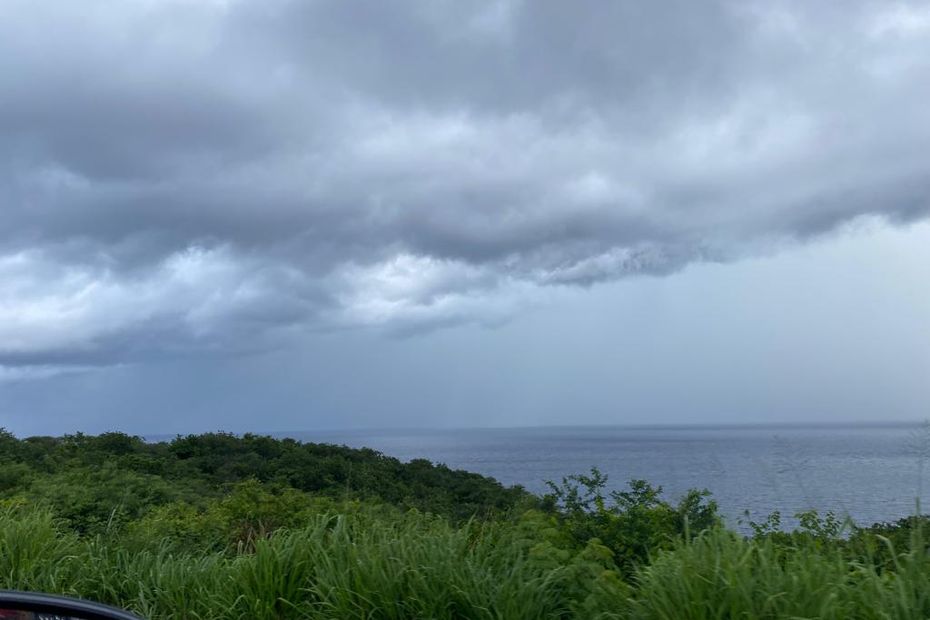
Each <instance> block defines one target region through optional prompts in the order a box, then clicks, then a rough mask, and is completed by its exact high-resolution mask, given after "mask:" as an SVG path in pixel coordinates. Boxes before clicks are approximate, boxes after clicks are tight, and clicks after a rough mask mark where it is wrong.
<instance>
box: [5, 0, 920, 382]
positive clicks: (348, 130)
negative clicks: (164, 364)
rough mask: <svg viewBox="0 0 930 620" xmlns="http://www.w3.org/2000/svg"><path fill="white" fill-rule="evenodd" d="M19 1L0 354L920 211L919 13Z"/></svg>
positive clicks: (336, 306)
mask: <svg viewBox="0 0 930 620" xmlns="http://www.w3.org/2000/svg"><path fill="white" fill-rule="evenodd" d="M586 8H587V9H588V10H587V11H584V10H582V9H581V8H580V7H579V6H577V5H573V4H570V3H560V2H541V3H535V2H534V3H530V2H520V1H516V0H504V1H501V2H497V3H465V4H463V3H457V2H436V1H426V0H424V1H422V2H406V3H389V2H354V1H353V2H342V1H339V2H337V1H335V0H333V1H314V2H302V1H300V2H299V1H296V0H265V1H263V2H253V1H245V0H228V1H220V0H214V1H212V2H194V1H185V0H133V1H130V2H110V1H106V0H93V1H88V2H81V3H57V2H48V1H45V0H10V1H8V2H4V3H3V4H2V5H0V196H2V197H3V198H2V201H3V203H2V206H0V209H2V220H0V366H6V367H7V368H13V367H47V366H62V365H73V366H82V365H88V364H90V365H95V364H111V363H119V362H123V361H133V360H138V359H147V358H150V357H152V356H178V355H196V354H201V353H203V352H210V351H221V352H224V353H230V352H233V353H239V352H249V351H251V350H255V349H262V348H266V347H275V346H279V344H280V343H282V342H285V341H287V340H288V338H289V337H290V335H291V334H293V333H294V332H295V331H302V330H307V329H337V328H353V327H358V326H372V325H373V326H379V327H387V328H389V329H392V330H419V329H426V328H430V327H435V326H437V325H443V324H448V323H455V322H461V321H477V322H488V323H494V322H497V321H501V320H505V319H506V318H507V317H508V316H510V315H512V314H513V313H514V312H517V311H519V309H520V308H521V307H522V306H523V304H525V303H528V302H532V301H533V300H534V299H536V298H538V297H540V296H543V295H545V291H546V289H547V287H548V286H552V285H567V284H588V283H592V282H597V281H601V280H606V279H612V278H617V277H622V276H624V275H626V274H631V273H657V274H661V273H667V272H671V271H674V270H676V269H679V268H680V267H682V266H683V265H685V264H687V263H689V262H692V261H701V260H728V259H733V258H737V257H739V256H741V255H745V254H751V253H754V252H757V251H759V250H760V248H764V247H766V246H767V245H769V244H771V243H773V242H778V241H779V240H782V239H786V238H804V237H808V236H811V235H816V234H819V233H822V232H824V231H828V230H831V229H833V228H835V227H836V226H837V225H839V224H842V223H843V222H846V221H849V220H851V219H853V218H856V217H858V216H862V215H866V214H876V215H880V216H883V217H885V218H888V219H889V220H891V221H901V222H906V221H911V220H915V219H918V218H922V217H924V216H925V215H926V214H927V211H928V208H930V204H928V200H927V198H926V196H928V195H930V159H928V158H927V156H926V151H927V148H928V146H930V109H928V108H927V106H926V101H928V100H930V80H928V79H927V77H928V74H930V72H928V69H930V7H928V5H926V4H925V3H905V2H902V3H888V2H858V3H848V2H835V3H833V2H820V3H806V2H758V3H754V2H717V3H693V2H684V1H669V2H650V3H640V2H613V3H603V5H600V6H597V7H596V8H595V7H594V6H593V5H592V6H589V7H586Z"/></svg>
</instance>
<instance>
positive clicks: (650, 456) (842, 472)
mask: <svg viewBox="0 0 930 620" xmlns="http://www.w3.org/2000/svg"><path fill="white" fill-rule="evenodd" d="M282 435H286V436H290V437H294V438H296V439H300V440H303V441H316V442H325V443H336V444H344V445H347V446H351V447H362V446H365V447H370V448H374V449H376V450H379V451H381V452H383V453H385V454H388V455H391V456H395V457H397V458H399V459H401V460H405V461H406V460H410V459H414V458H427V459H429V460H431V461H434V462H438V463H445V464H446V465H449V466H450V467H453V468H457V469H466V470H469V471H474V472H478V473H481V474H485V475H488V476H493V477H494V478H496V479H497V480H499V481H501V482H503V483H504V484H507V485H511V484H520V485H523V486H524V487H526V488H527V489H529V490H531V491H536V492H541V491H544V490H545V481H546V480H559V479H561V478H562V476H566V475H569V474H572V473H580V472H587V471H588V470H589V469H590V468H591V466H597V467H599V468H600V469H601V471H603V472H604V473H606V474H607V475H608V476H609V486H610V487H612V488H619V487H622V486H624V483H625V481H627V480H630V479H633V478H644V479H646V480H649V481H650V482H652V483H653V484H657V485H661V486H662V487H663V488H664V489H665V491H666V494H667V495H668V496H669V497H672V498H674V497H677V496H679V495H680V494H682V493H683V492H684V491H686V490H687V489H689V488H692V487H697V488H707V489H709V490H710V491H711V492H712V493H713V494H714V497H715V498H716V499H717V501H718V502H719V504H720V506H721V509H722V510H723V512H724V513H725V514H726V515H727V517H728V520H729V521H730V522H731V524H733V525H737V522H738V521H739V520H740V519H742V520H745V518H744V512H745V511H747V510H748V511H749V513H750V516H751V518H753V519H755V520H759V519H760V518H762V517H764V516H765V515H767V514H769V513H771V512H772V511H775V510H779V511H781V512H782V514H783V515H786V516H787V515H791V514H794V513H796V512H798V511H801V510H806V509H810V508H814V509H817V510H820V511H827V510H833V511H835V512H837V513H839V514H841V515H847V516H849V517H851V518H852V519H853V520H854V521H855V522H856V523H859V524H868V523H873V522H876V521H886V520H892V519H897V518H900V517H903V516H907V515H908V514H913V512H914V510H915V506H916V500H917V497H918V496H919V495H922V489H921V486H927V487H930V483H928V484H926V485H924V484H922V483H921V479H922V478H923V475H922V473H921V470H922V469H923V466H922V461H923V459H922V458H921V456H920V455H921V454H927V453H928V450H930V445H927V444H928V443H930V442H928V441H925V440H923V439H922V438H923V437H924V435H927V433H925V432H924V431H923V430H922V429H921V428H920V427H918V426H916V425H912V426H905V425H897V426H887V427H878V426H870V427H864V426H862V427H829V428H825V427H821V428H813V427H778V428H773V427H768V428H761V427H753V428H747V427H741V428H722V427H721V428H711V427H700V428H694V427H691V428H683V427H682V428H670V427H665V428H618V427H558V428H556V427H547V428H521V429H462V430H384V431H371V430H366V431H338V432H337V431H320V432H300V433H285V434H282ZM927 469H928V475H927V477H930V467H928V468H927Z"/></svg>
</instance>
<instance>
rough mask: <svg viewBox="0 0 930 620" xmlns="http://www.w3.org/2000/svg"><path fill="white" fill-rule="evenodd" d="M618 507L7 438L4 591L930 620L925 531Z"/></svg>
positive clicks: (590, 481)
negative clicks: (745, 521)
mask: <svg viewBox="0 0 930 620" xmlns="http://www.w3.org/2000/svg"><path fill="white" fill-rule="evenodd" d="M611 488H612V485H611V484H609V482H608V480H607V479H606V477H605V476H603V475H602V474H601V473H600V472H599V471H598V470H597V469H592V471H591V472H589V473H587V474H581V475H576V476H570V477H568V478H566V479H564V480H561V481H554V482H551V483H550V484H549V492H548V493H546V494H545V495H542V496H538V495H534V494H531V493H529V492H527V491H525V490H523V489H521V488H519V487H512V488H506V487H504V486H502V485H500V484H499V483H497V482H496V481H494V480H492V479H489V478H486V477H483V476H480V475H477V474H472V473H467V472H462V471H454V470H451V469H449V468H447V467H445V466H442V465H436V464H432V463H429V462H427V461H424V460H414V461H411V462H409V463H402V462H400V461H398V460H397V459H393V458H390V457H387V456H384V455H382V454H380V453H378V452H376V451H373V450H356V449H350V448H346V447H342V446H333V445H320V444H311V443H301V442H297V441H294V440H289V439H274V438H270V437H263V436H256V435H245V436H242V437H238V436H233V435H230V434H224V433H212V434H204V435H193V436H187V437H178V438H175V439H174V440H172V441H166V442H145V441H143V440H142V439H140V438H137V437H131V436H127V435H123V434H119V433H107V434H103V435H99V436H87V435H80V434H78V435H68V436H64V437H60V438H52V437H30V438H24V439H19V438H16V437H14V436H13V435H11V434H10V433H7V432H4V431H0V588H9V589H23V590H37V591H45V592H55V593H61V594H67V595H72V596H80V597H86V598H90V599H94V600H98V601H101V602H107V603H111V604H115V605H119V606H122V607H126V608H129V609H131V610H134V611H136V612H138V613H139V614H140V615H142V616H143V617H146V618H151V619H160V618H178V619H181V618H184V619H204V620H205V619H225V618H256V619H281V618H359V619H361V618H366V619H367V618H386V619H401V618H448V619H452V618H488V619H492V618H494V619H511V618H513V619H520V618H605V619H606V618H669V619H671V618H676V619H677V618H685V619H687V618H694V619H699V618H789V617H790V618H926V617H928V616H930V555H928V553H927V545H926V544H925V542H924V541H925V540H927V537H926V536H925V527H926V526H927V522H926V520H925V519H924V518H921V517H913V518H910V519H904V520H901V521H898V522H895V523H887V524H875V525H871V526H868V527H856V526H854V525H852V524H850V523H844V522H842V521H841V520H839V519H838V518H836V517H835V516H834V515H830V514H827V515H818V514H816V513H805V514H802V515H799V522H800V524H801V526H800V528H799V529H797V530H794V531H784V530H783V529H782V528H781V523H780V516H779V515H777V514H776V515H772V516H771V517H770V518H769V519H767V520H766V521H764V522H762V523H751V524H749V526H750V531H751V533H750V534H749V535H744V534H742V533H738V532H734V531H732V530H729V529H727V528H726V527H725V526H724V524H723V523H722V521H721V519H720V517H719V515H718V512H717V507H716V504H715V503H714V502H713V500H712V498H711V497H710V495H709V493H708V492H706V491H703V490H694V491H691V492H689V493H687V494H685V496H684V497H682V498H680V499H677V500H676V501H670V500H669V499H667V498H665V497H664V496H663V495H662V492H661V489H659V488H656V487H653V486H652V485H650V484H649V483H647V482H645V481H641V480H633V481H630V482H628V483H627V484H626V485H625V486H623V487H622V488H617V489H616V490H611Z"/></svg>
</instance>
